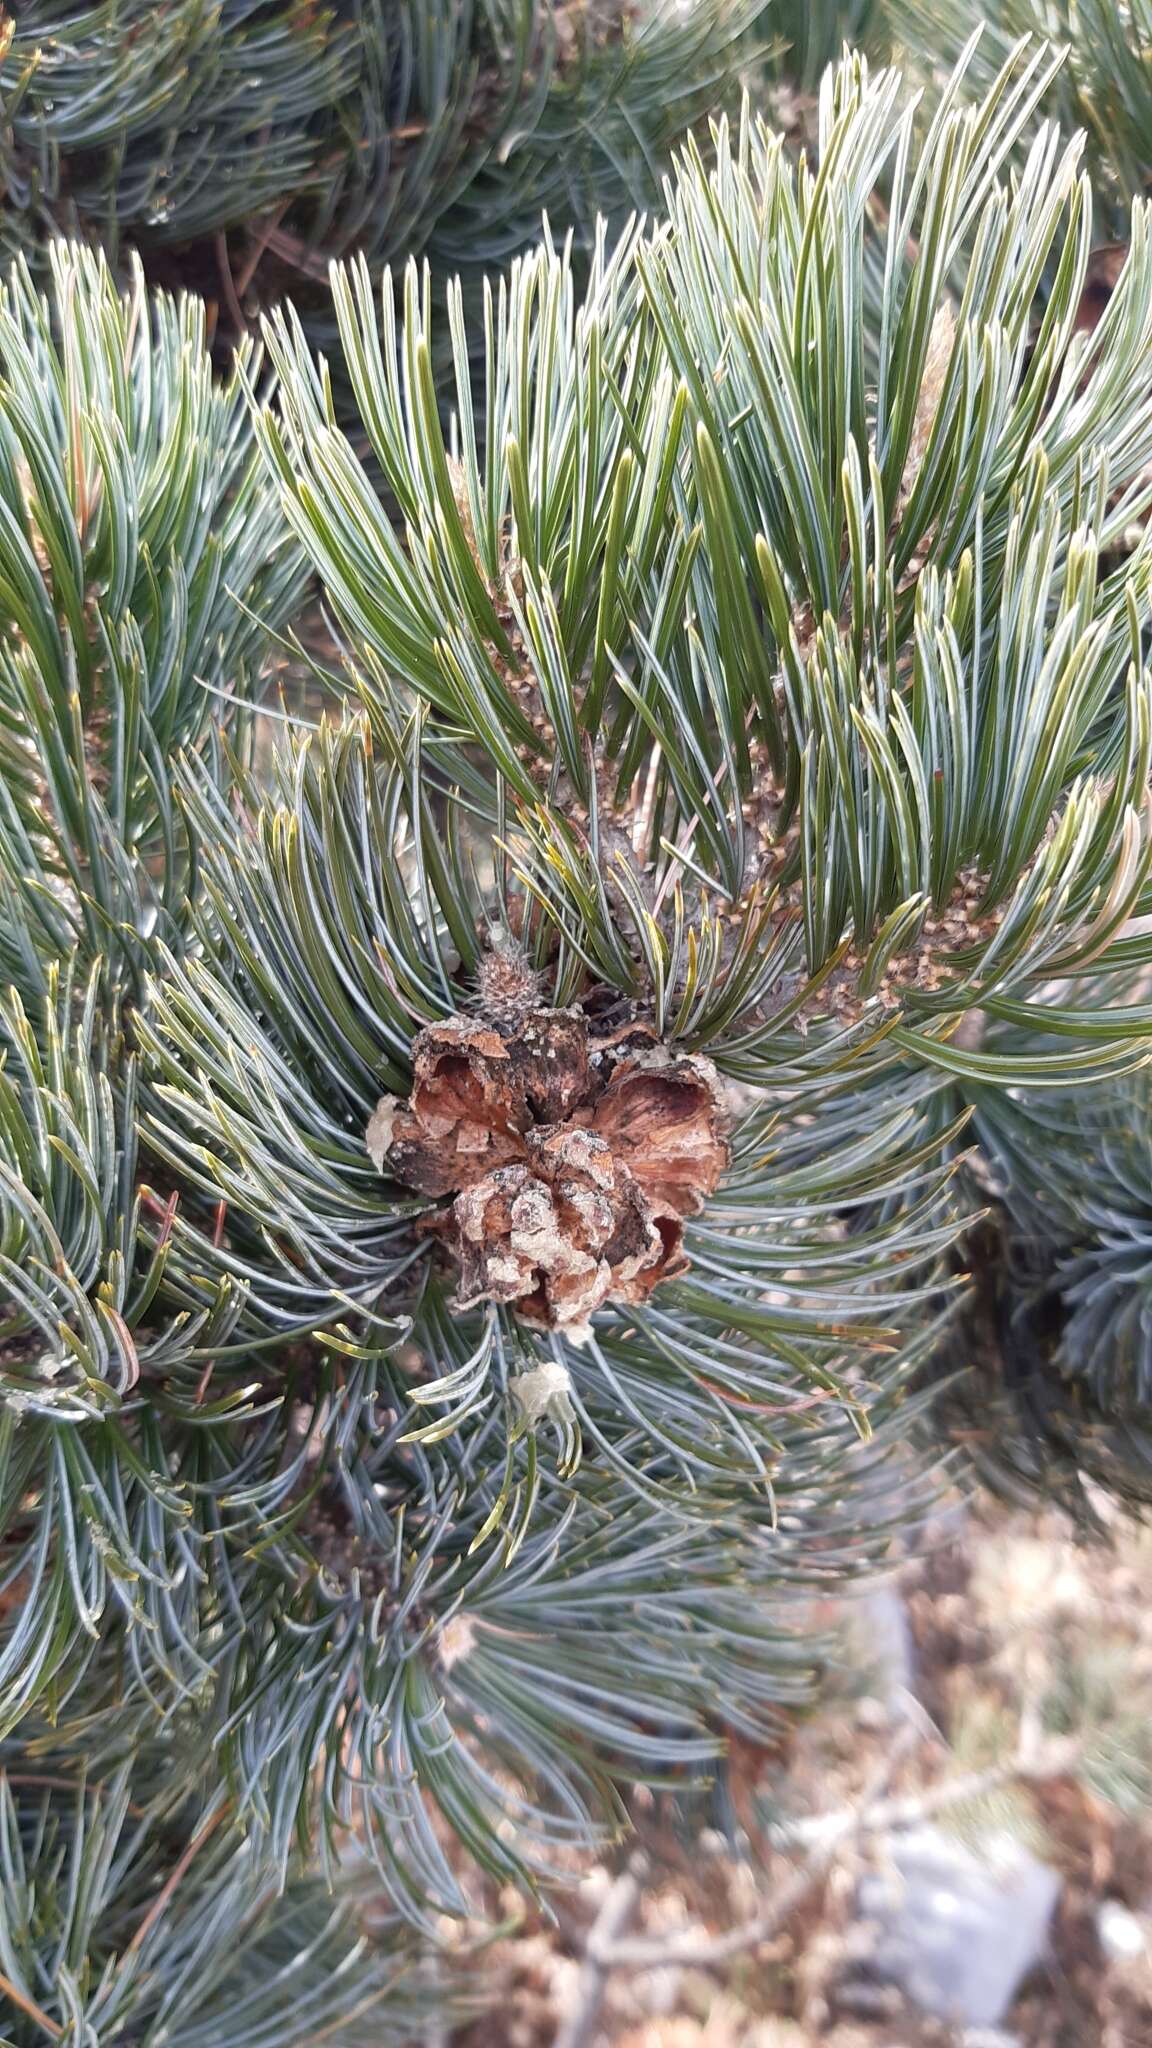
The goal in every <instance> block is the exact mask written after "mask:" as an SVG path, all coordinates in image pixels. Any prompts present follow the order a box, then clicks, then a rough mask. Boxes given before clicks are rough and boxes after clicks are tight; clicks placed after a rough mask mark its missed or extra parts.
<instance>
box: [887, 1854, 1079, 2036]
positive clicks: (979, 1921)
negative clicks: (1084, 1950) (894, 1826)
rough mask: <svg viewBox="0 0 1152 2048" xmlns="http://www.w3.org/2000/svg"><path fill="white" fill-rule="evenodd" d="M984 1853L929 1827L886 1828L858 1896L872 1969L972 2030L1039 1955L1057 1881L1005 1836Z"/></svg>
mask: <svg viewBox="0 0 1152 2048" xmlns="http://www.w3.org/2000/svg"><path fill="white" fill-rule="evenodd" d="M982 1850H983V1853H982V1854H980V1855H977V1854H975V1853H974V1852H973V1851H972V1850H971V1849H970V1848H968V1847H966V1845H965V1844H964V1843H963V1842H960V1841H958V1840H957V1839H955V1837H953V1836H951V1835H947V1834H945V1833H944V1832H943V1831H942V1830H941V1829H939V1828H934V1827H929V1826H923V1827H919V1828H915V1829H909V1830H908V1831H907V1833H902V1834H898V1835H893V1836H891V1837H890V1838H889V1839H888V1841H887V1842H886V1843H885V1844H883V1845H882V1851H883V1864H882V1867H881V1868H879V1869H877V1870H874V1871H872V1872H870V1873H869V1874H868V1875H867V1876H866V1877H865V1878H863V1879H862V1880H861V1882H860V1885H859V1887H858V1891H857V1900H856V1907H857V1912H858V1914H859V1915H860V1916H861V1918H862V1919H864V1920H867V1921H870V1922H871V1923H872V1927H873V1943H872V1950H871V1955H870V1958H869V1970H870V1973H871V1974H872V1975H873V1976H874V1977H877V1978H879V1979H881V1980H882V1981H886V1982H888V1983H891V1984H896V1985H898V1986H899V1987H900V1989H901V1990H902V1991H903V1993H904V1994H905V1996H906V1997H907V1998H909V1999H911V2000H912V2001H913V2003H914V2004H916V2005H918V2006H919V2007H920V2008H921V2010H922V2011H923V2012H926V2013H931V2014H933V2015H934V2016H935V2017H936V2018H938V2019H943V2020H949V2021H951V2022H952V2024H953V2025H956V2026H968V2027H977V2028H979V2027H996V2026H997V2024H998V2023H999V2021H1000V2020H1001V2019H1002V2018H1003V2016H1004V2014H1005V2013H1006V2011H1007V2010H1008V2007H1009V2005H1010V2004H1011V2002H1012V1999H1013V1997H1014V1996H1015V1993H1016V1990H1017V1988H1018V1986H1019V1985H1020V1983H1021V1981H1022V1980H1023V1978H1024V1977H1025V1976H1026V1975H1027V1973H1028V1971H1029V1970H1030V1969H1032V1968H1033V1967H1034V1965H1035V1964H1036V1963H1038V1962H1039V1961H1040V1959H1041V1957H1042V1956H1043V1953H1044V1948H1045V1944H1046V1941H1047V1937H1048V1927H1049V1923H1050V1921H1051V1918H1052V1913H1053V1909H1054V1907H1055V1905H1056V1901H1057V1899H1058V1897H1059V1895H1060V1884H1061V1881H1060V1878H1059V1876H1058V1874H1057V1873H1056V1872H1055V1871H1054V1870H1050V1869H1049V1868H1048V1867H1047V1865H1046V1864H1043V1863H1040V1862H1039V1861H1038V1860H1037V1858H1036V1857H1035V1856H1033V1855H1032V1854H1031V1853H1030V1851H1029V1850H1028V1849H1026V1848H1025V1847H1024V1846H1023V1844H1022V1843H1020V1842H1019V1841H1017V1840H1016V1839H1015V1838H1014V1837H1013V1836H1011V1835H1008V1834H1004V1833H998V1834H996V1835H991V1836H989V1837H988V1838H987V1840H986V1841H985V1842H984V1843H983V1845H982Z"/></svg>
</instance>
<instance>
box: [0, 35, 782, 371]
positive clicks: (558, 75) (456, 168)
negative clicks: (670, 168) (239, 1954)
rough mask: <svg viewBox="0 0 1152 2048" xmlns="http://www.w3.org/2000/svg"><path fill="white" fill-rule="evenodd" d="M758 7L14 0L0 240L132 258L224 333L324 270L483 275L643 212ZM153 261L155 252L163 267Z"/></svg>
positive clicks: (1, 105) (729, 73) (751, 39)
mask: <svg viewBox="0 0 1152 2048" xmlns="http://www.w3.org/2000/svg"><path fill="white" fill-rule="evenodd" d="M764 11H765V9H764V0H698V4H694V5H693V6H692V7H691V8H682V7H681V6H680V5H679V4H678V0H641V4H639V5H636V6H633V5H628V6H623V5H619V4H617V0H587V4H585V0H573V4H572V5H569V6H565V7H561V8H558V7H554V6H551V5H544V4H541V0H481V4H476V5H472V4H461V5H457V4H451V5H448V4H444V0H336V4H332V5H324V4H320V0H161V4H157V0H97V4H95V5H92V4H85V5H80V4H77V0H21V4H20V5H18V6H15V7H14V8H13V9H12V10H11V12H10V14H9V15H8V16H7V17H5V16H4V14H3V11H2V10H0V185H2V187H3V192H4V196H5V199H6V202H7V203H6V207H5V212H4V219H3V231H2V232H3V239H4V241H5V243H6V244H7V245H8V246H9V247H18V248H22V249H24V250H25V251H26V252H34V251H35V250H36V249H37V248H38V247H39V246H40V245H41V244H42V243H43V242H44V240H45V238H46V237H48V236H51V235H52V234H53V233H56V232H60V231H64V232H80V233H83V234H84V235H85V236H87V237H88V238H90V239H93V240H95V241H97V242H99V243H100V244H101V245H102V246H104V247H105V248H106V249H108V250H109V251H110V252H111V253H115V252H116V251H117V250H118V249H120V248H122V247H124V246H127V247H130V248H132V247H135V248H139V249H140V250H141V251H142V252H143V253H144V254H145V256H146V258H147V261H148V263H149V266H150V268H151V269H153V270H155V271H157V272H159V274H160V275H161V276H162V277H163V276H165V275H171V274H172V272H173V270H175V271H176V273H177V274H179V275H180V276H181V278H182V280H187V281H188V282H190V283H192V284H194V285H195V287H196V288H197V289H199V290H201V291H204V292H206V293H208V294H209V295H210V296H211V297H212V298H213V299H214V300H215V301H216V302H217V303H218V305H219V308H220V317H221V323H222V326H223V327H224V328H225V329H226V330H227V331H231V332H234V331H236V330H240V331H242V330H243V328H244V326H245V324H246V322H247V321H248V319H249V317H250V316H251V314H252V312H253V310H254V309H256V308H258V307H259V306H260V305H261V304H267V303H268V302H269V300H271V299H273V298H275V297H277V296H279V295H280V294H281V293H283V292H284V291H285V290H288V291H291V292H292V293H293V294H294V296H295V297H296V298H297V299H298V300H299V301H301V302H304V303H307V304H308V305H309V306H310V307H311V309H312V311H313V313H314V314H318V313H319V311H320V308H321V306H322V304H323V302H324V300H325V299H326V291H325V278H326V266H327V261H328V258H329V257H330V256H334V255H336V256H338V255H345V254H347V253H348V252H349V251H351V250H352V249H360V250H362V251H364V252H366V253H367V254H368V255H369V256H370V257H371V259H372V260H373V262H376V263H379V262H382V261H384V260H387V259H391V258H394V257H396V256H397V255H400V256H406V255H410V254H412V253H413V252H415V251H416V250H419V249H424V248H427V249H428V250H429V251H430V253H431V255H432V257H433V260H434V261H435V262H436V263H437V264H438V265H440V266H441V267H443V268H445V269H446V268H447V267H449V266H450V267H453V268H454V267H457V266H460V265H465V266H469V267H474V266H480V265H485V264H493V263H503V262H506V261H507V260H508V259H509V258H510V257H511V256H512V255H513V254H514V253H515V251H516V249H517V248H518V247H520V246H522V245H524V244H525V243H527V242H529V241H531V240H533V239H534V238H535V237H536V236H537V235H538V233H539V227H540V214H541V209H542V208H544V207H547V208H549V209H550V210H551V212H552V214H553V217H554V219H555V220H556V221H557V222H559V223H561V224H563V225H565V226H567V225H568V224H569V223H570V222H571V223H573V224H575V225H577V226H578V227H580V228H582V229H586V228H588V227H589V226H590V224H591V222H592V220H593V219H594V217H595V214H596V210H597V208H598V207H600V208H603V209H605V210H613V209H615V210H618V211H620V212H622V213H626V212H627V210H628V208H629V207H630V206H633V205H643V204H646V203H648V202H649V201H650V200H651V199H653V198H654V197H655V196H656V194H657V190H658V181H659V175H660V172H661V170H662V169H663V168H664V165H665V164H666V161H667V155H668V150H669V148H670V146H671V144H672V143H674V142H675V141H676V140H678V139H679V138H680V137H681V136H682V135H683V133H684V131H685V129H686V127H687V126H688V124H689V123H690V122H691V121H693V120H695V119H698V118H699V117H700V116H701V115H704V114H707V113H709V112H710V111H712V110H713V109H715V108H716V107H717V105H719V104H721V103H722V102H723V100H724V99H725V97H726V96H730V92H731V88H732V83H733V80H734V78H735V76H736V74H737V72H738V70H739V68H740V66H741V64H742V63H743V62H744V61H746V60H747V59H748V57H749V56H750V55H751V54H753V53H754V52H755V51H756V50H757V49H758V48H759V46H760V44H761V43H762V41H763V37H764V34H765V32H766V31H765V27H764V25H763V24H762V21H761V17H762V16H763V15H764ZM173 250H176V251H178V252H179V254H178V255H176V256H175V257H173V256H172V254H171V253H168V252H171V251H173Z"/></svg>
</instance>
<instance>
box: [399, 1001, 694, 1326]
mask: <svg viewBox="0 0 1152 2048" xmlns="http://www.w3.org/2000/svg"><path fill="white" fill-rule="evenodd" d="M413 1066H414V1078H413V1086H412V1093H411V1096H410V1098H409V1100H408V1103H407V1104H406V1105H405V1104H401V1103H398V1102H396V1101H395V1100H394V1099H393V1098H391V1097H386V1098H385V1099H384V1100H383V1101H382V1102H381V1103H380V1104H379V1105H378V1107H377V1109H376V1111H375V1112H374V1114H373V1116H372V1118H371V1120H370V1122H369V1125H368V1130H367V1134H366V1137H367V1146H368V1151H369V1153H370V1155H371V1157H372V1159H373V1161H374V1163H375V1164H376V1165H377V1167H378V1168H379V1169H380V1171H381V1172H386V1173H387V1174H388V1175H389V1176H390V1177H391V1178H393V1179H395V1180H398V1181H400V1182H402V1183H404V1184H406V1185H407V1186H409V1187H411V1188H414V1189H416V1190H417V1191H418V1192H419V1193H421V1194H424V1195H429V1196H433V1197H451V1198H452V1199H451V1202H450V1205H449V1206H447V1207H445V1208H444V1209H443V1210H441V1211H440V1213H439V1214H438V1215H437V1216H436V1217H435V1219H434V1220H433V1221H432V1223H431V1225H430V1227H431V1228H432V1229H433V1230H434V1231H435V1233H436V1235H437V1236H438V1237H439V1238H440V1239H441V1241H442V1242H443V1243H444V1245H445V1246H446V1247H447V1249H448V1250H449V1251H450V1253H451V1254H452V1256H453V1257H454V1259H455V1261H456V1263H457V1265H458V1267H459V1271H460V1283H459V1289H458V1297H457V1298H458V1301H459V1304H460V1306H461V1307H467V1306H470V1305H472V1304H474V1303H476V1302H480V1301H500V1302H505V1303H507V1304H508V1305H509V1306H510V1307H512V1308H514V1309H515V1310H516V1312H517V1313H518V1314H519V1315H520V1316H522V1317H523V1318H524V1319H525V1320H526V1321H529V1322H533V1323H536V1324H538V1325H542V1326H543V1327H545V1328H550V1329H562V1330H564V1331H565V1332H566V1333H567V1334H568V1335H569V1336H572V1337H574V1338H578V1337H580V1336H581V1335H583V1334H586V1332H587V1330H588V1327H589V1322H590V1318H591V1317H592V1316H593V1315H594V1314H595V1312H596V1310H597V1309H598V1308H601V1307H603V1306H604V1304H605V1303H611V1302H615V1303H619V1304H629V1303H635V1302H638V1301H642V1300H643V1299H644V1298H645V1297H646V1296H647V1295H648V1294H650V1293H651V1291H652V1289H653V1288H654V1287H655V1286H656V1285H657V1284H658V1283H659V1282H660V1281H661V1280H665V1279H669V1278H671V1277H673V1276H674V1275H675V1274H677V1273H682V1272H683V1271H684V1270H685V1267H686V1265H687V1260H686V1258H685V1255H684V1251H683V1222H684V1218H685V1217H686V1216H691V1215H695V1214H696V1213H697V1212H698V1211H699V1210H700V1209H701V1208H702V1206H703V1204H704V1202H705V1201H706V1200H707V1198H708V1196H709V1195H710V1194H711V1193H712V1191H713V1189H714V1188H715V1186H716V1184H717V1182H718V1180H719V1178H720V1175H721V1174H722V1173H723V1171H724V1169H725V1167H726V1165H727V1163H728V1147H727V1145H726V1143H725V1141H724V1138H723V1136H722V1134H721V1089H720V1082H719V1078H718V1076H717V1075H716V1073H715V1070H714V1069H713V1068H712V1066H711V1064H710V1063H709V1062H708V1061H707V1060H704V1059H700V1058H697V1057H695V1056H693V1055H691V1054H682V1053H681V1054H677V1053H674V1052H671V1051H670V1050H669V1049H668V1048H667V1047H665V1046H663V1045H661V1044H660V1043H659V1042H658V1041H657V1040H656V1039H655V1037H654V1034H653V1033H652V1031H651V1028H650V1027H649V1026H647V1025H644V1024H642V1023H641V1024H636V1023H633V1024H631V1025H629V1026H628V1027H627V1028H626V1029H625V1030H624V1031H622V1032H618V1033H617V1034H616V1036H615V1037H614V1038H603V1039H599V1040H597V1039H596V1038H594V1037H593V1035H592V1032H591V1029H590V1025H589V1020H588V1018H587V1017H586V1016H585V1015H584V1013H583V1012H582V1011H580V1010H554V1009H545V1008H540V1007H532V1008H527V1009H523V1008H517V1007H514V1006H512V1005H509V1006H508V1008H507V1009H506V1010H505V1011H504V1013H503V1015H501V1016H498V1017H497V1018H496V1021H495V1022H493V1023H489V1022H487V1021H483V1020H480V1019H465V1018H450V1019H447V1020H446V1021H445V1022H444V1023H441V1024H434V1025H429V1026H428V1027H427V1028H426V1029H425V1030H424V1031H422V1032H420V1034H419V1036H418V1037H417V1039H416V1043H415V1046H414V1052H413Z"/></svg>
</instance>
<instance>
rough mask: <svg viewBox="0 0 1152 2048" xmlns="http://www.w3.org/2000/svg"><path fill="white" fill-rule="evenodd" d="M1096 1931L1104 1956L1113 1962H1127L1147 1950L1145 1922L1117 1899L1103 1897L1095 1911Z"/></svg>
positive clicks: (1145, 1952)
mask: <svg viewBox="0 0 1152 2048" xmlns="http://www.w3.org/2000/svg"><path fill="white" fill-rule="evenodd" d="M1096 1932H1097V1934H1098V1935H1099V1936H1100V1946H1101V1948H1102V1949H1103V1951H1104V1953H1105V1955H1106V1956H1110V1957H1111V1958H1112V1960H1113V1961H1114V1962H1121V1961H1123V1962H1129V1961H1131V1960H1132V1959H1133V1958H1134V1957H1136V1956H1142V1955H1146V1954H1147V1951H1148V1928H1147V1926H1146V1924H1145V1922H1144V1921H1143V1920H1141V1919H1139V1918H1138V1917H1137V1915H1136V1914H1135V1913H1130V1912H1129V1910H1128V1908H1127V1906H1122V1905H1121V1903H1120V1901H1119V1899H1105V1900H1104V1901H1103V1903H1102V1904H1101V1905H1100V1906H1099V1907H1098V1909H1097V1913H1096Z"/></svg>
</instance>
